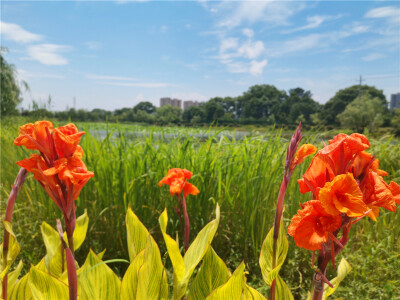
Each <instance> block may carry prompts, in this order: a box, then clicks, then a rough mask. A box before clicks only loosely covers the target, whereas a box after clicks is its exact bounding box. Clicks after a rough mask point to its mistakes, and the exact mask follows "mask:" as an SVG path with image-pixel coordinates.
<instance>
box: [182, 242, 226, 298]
mask: <svg viewBox="0 0 400 300" xmlns="http://www.w3.org/2000/svg"><path fill="white" fill-rule="evenodd" d="M229 277H230V272H229V270H228V268H227V267H226V265H225V263H224V261H223V260H222V259H221V258H219V256H218V255H217V253H215V251H214V249H213V248H212V247H211V246H210V247H208V251H207V253H206V255H205V256H204V259H203V263H202V264H201V267H200V271H199V272H198V273H197V275H196V277H195V278H194V280H193V282H192V284H191V286H190V291H189V297H188V299H189V300H203V299H206V298H207V296H208V295H210V294H211V292H212V291H213V290H215V289H216V288H217V287H219V286H221V285H222V284H224V283H225V282H227V281H228V279H229Z"/></svg>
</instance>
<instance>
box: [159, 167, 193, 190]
mask: <svg viewBox="0 0 400 300" xmlns="http://www.w3.org/2000/svg"><path fill="white" fill-rule="evenodd" d="M192 175H193V174H192V172H190V171H188V170H186V169H179V168H174V169H169V171H168V173H167V176H165V177H164V178H163V179H161V181H160V182H159V183H158V185H159V186H162V185H163V184H166V185H169V186H170V189H169V191H170V193H171V196H174V195H180V194H181V193H182V191H183V196H184V197H187V196H188V195H189V194H190V195H197V194H198V193H199V190H198V189H197V187H196V186H194V185H193V184H191V183H190V182H188V181H187V180H189V179H190V178H191V177H192Z"/></svg>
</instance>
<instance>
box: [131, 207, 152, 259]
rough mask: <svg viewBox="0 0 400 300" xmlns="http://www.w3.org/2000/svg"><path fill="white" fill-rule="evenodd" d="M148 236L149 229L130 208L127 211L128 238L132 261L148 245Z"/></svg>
mask: <svg viewBox="0 0 400 300" xmlns="http://www.w3.org/2000/svg"><path fill="white" fill-rule="evenodd" d="M148 236H149V231H148V230H147V228H146V227H145V226H144V225H143V223H142V222H140V220H139V218H138V217H137V216H136V215H135V214H134V212H133V211H132V210H131V209H130V208H128V211H127V212H126V238H127V244H128V251H129V259H130V261H131V262H132V261H133V259H134V258H135V257H136V255H138V254H139V252H141V251H142V250H143V249H144V248H145V247H146V244H147V238H148Z"/></svg>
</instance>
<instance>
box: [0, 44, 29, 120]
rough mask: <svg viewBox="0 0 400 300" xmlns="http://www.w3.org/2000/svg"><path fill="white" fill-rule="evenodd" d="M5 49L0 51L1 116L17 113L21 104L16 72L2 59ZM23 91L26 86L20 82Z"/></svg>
mask: <svg viewBox="0 0 400 300" xmlns="http://www.w3.org/2000/svg"><path fill="white" fill-rule="evenodd" d="M5 51H7V49H6V48H4V47H1V49H0V73H1V90H0V91H1V99H0V109H1V115H10V114H15V113H17V109H16V108H17V105H18V104H19V103H21V101H22V96H21V88H20V85H19V83H18V80H17V78H16V77H17V72H16V70H15V67H14V65H11V64H9V63H8V62H7V61H6V60H5V59H4V57H3V53H4V52H5ZM22 85H23V86H24V88H25V89H28V84H27V83H26V82H22Z"/></svg>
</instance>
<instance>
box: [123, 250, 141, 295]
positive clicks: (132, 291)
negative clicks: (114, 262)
mask: <svg viewBox="0 0 400 300" xmlns="http://www.w3.org/2000/svg"><path fill="white" fill-rule="evenodd" d="M144 251H145V250H142V251H141V252H139V254H138V255H136V256H135V258H134V259H133V261H132V262H131V264H130V265H129V267H128V269H127V270H126V272H125V275H124V278H123V279H122V283H121V292H120V299H136V294H137V285H138V274H139V269H140V268H141V267H142V265H143V259H144Z"/></svg>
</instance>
